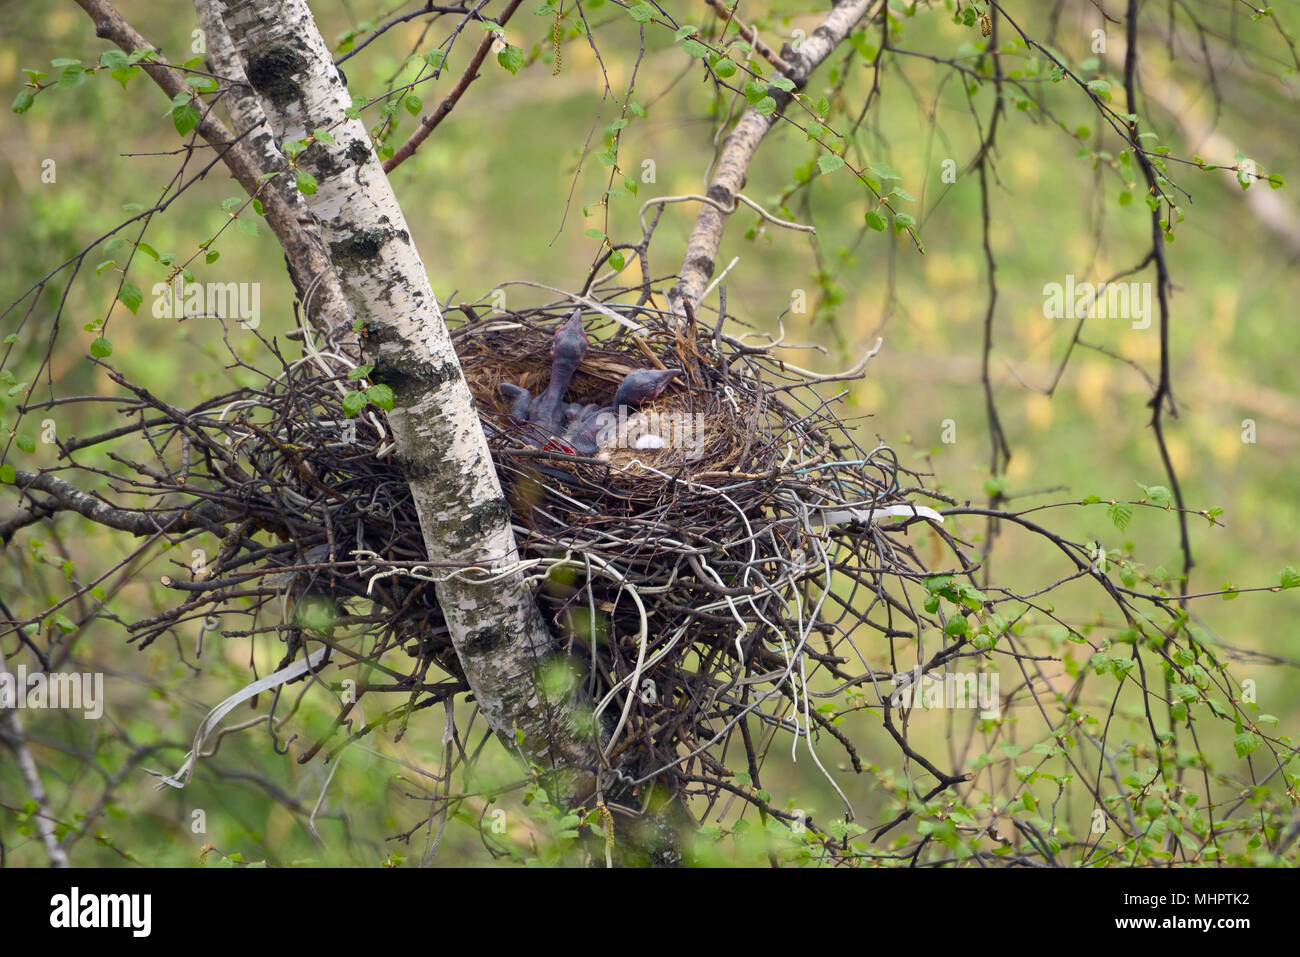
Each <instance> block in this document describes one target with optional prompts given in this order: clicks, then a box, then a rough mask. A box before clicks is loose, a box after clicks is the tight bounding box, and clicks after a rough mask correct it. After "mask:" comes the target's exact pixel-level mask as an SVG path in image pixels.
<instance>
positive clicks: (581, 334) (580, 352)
mask: <svg viewBox="0 0 1300 957" xmlns="http://www.w3.org/2000/svg"><path fill="white" fill-rule="evenodd" d="M590 344H591V340H590V339H588V338H587V330H586V329H585V328H583V325H582V309H581V308H578V309H575V310H573V315H572V316H570V317H569V321H568V322H566V323H565V324H564V325H562V326H560V328H559V329H557V330H555V338H554V339H552V340H551V358H552V359H563V360H565V361H566V362H571V363H572V364H573V366H574V367H576V366H577V364H578V363H579V362H581V361H582V357H583V356H584V355H586V354H587V346H588V345H590Z"/></svg>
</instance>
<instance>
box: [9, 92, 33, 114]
mask: <svg viewBox="0 0 1300 957" xmlns="http://www.w3.org/2000/svg"><path fill="white" fill-rule="evenodd" d="M35 102H36V94H35V93H33V92H32V91H31V90H29V89H26V88H25V87H24V88H23V89H21V90H19V91H18V95H17V96H15V97H14V102H13V106H11V107H9V109H11V110H13V111H14V112H15V113H26V112H27V111H28V110H30V109H31V108H32V104H33V103H35Z"/></svg>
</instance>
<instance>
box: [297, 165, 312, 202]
mask: <svg viewBox="0 0 1300 957" xmlns="http://www.w3.org/2000/svg"><path fill="white" fill-rule="evenodd" d="M298 192H300V193H302V194H303V195H304V196H310V195H311V194H312V193H314V192H316V177H315V176H312V175H311V173H309V172H307V171H306V170H305V169H300V170H298Z"/></svg>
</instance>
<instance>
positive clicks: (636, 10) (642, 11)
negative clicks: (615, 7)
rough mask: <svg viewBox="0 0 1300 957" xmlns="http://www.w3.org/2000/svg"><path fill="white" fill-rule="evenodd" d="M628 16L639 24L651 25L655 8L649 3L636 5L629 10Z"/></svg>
mask: <svg viewBox="0 0 1300 957" xmlns="http://www.w3.org/2000/svg"><path fill="white" fill-rule="evenodd" d="M627 15H628V16H629V17H631V18H632V19H633V20H635V21H636V22H637V23H649V22H650V21H651V20H653V19H654V15H655V8H654V7H652V6H650V4H648V3H634V4H632V5H631V6H629V7H628V8H627Z"/></svg>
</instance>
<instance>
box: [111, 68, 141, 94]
mask: <svg viewBox="0 0 1300 957" xmlns="http://www.w3.org/2000/svg"><path fill="white" fill-rule="evenodd" d="M139 72H140V68H139V67H138V66H120V67H118V68H117V69H115V70H113V71H112V72H110V73H109V76H111V77H112V78H113V79H115V80H117V82H118V83H119V84H121V86H122V89H124V90H125V89H126V81H127V80H129V79H131V77H133V76H135V75H136V74H137V73H139Z"/></svg>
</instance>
